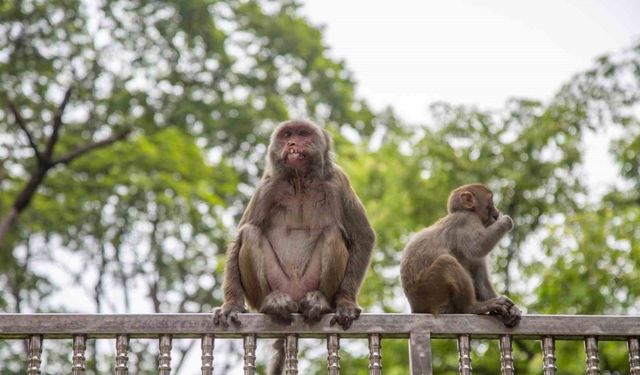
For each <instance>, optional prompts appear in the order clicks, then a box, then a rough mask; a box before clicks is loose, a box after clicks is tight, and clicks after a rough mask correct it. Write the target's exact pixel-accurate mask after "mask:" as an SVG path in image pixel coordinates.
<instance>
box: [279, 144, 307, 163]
mask: <svg viewBox="0 0 640 375" xmlns="http://www.w3.org/2000/svg"><path fill="white" fill-rule="evenodd" d="M304 159H305V155H304V152H302V150H300V149H298V148H295V147H291V148H289V150H287V151H286V153H285V156H284V162H285V164H289V165H291V166H293V167H298V166H300V165H302V164H303V163H304Z"/></svg>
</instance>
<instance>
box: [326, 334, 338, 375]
mask: <svg viewBox="0 0 640 375" xmlns="http://www.w3.org/2000/svg"><path fill="white" fill-rule="evenodd" d="M327 370H328V372H329V375H340V337H339V336H338V335H336V334H331V335H327Z"/></svg>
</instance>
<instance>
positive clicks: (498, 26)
mask: <svg viewBox="0 0 640 375" xmlns="http://www.w3.org/2000/svg"><path fill="white" fill-rule="evenodd" d="M303 12H304V14H306V15H307V16H308V18H309V19H310V20H311V22H312V23H314V24H316V25H323V26H324V27H325V32H324V37H325V42H326V43H327V45H328V46H329V47H330V54H331V55H332V56H333V57H336V58H339V59H344V60H345V61H346V63H347V67H348V69H349V70H351V71H352V72H353V73H354V75H355V79H356V81H357V83H358V89H357V92H358V94H359V95H360V96H361V97H363V98H365V99H367V101H368V102H369V103H370V105H372V107H373V108H375V109H378V110H379V109H382V108H384V107H386V106H389V105H390V106H392V107H393V108H394V109H395V110H396V112H397V114H398V115H399V116H400V117H401V118H402V119H404V120H405V121H409V122H410V123H416V124H418V123H427V121H428V107H429V104H431V103H433V102H436V101H446V102H449V103H453V104H474V105H477V106H478V107H480V108H482V109H497V108H500V107H501V106H502V105H503V104H504V103H505V101H506V100H507V99H508V98H510V97H527V98H532V99H538V100H543V101H545V100H549V99H550V98H551V97H552V95H553V94H554V93H555V91H556V90H557V89H559V88H560V85H561V84H562V83H564V82H566V81H568V80H569V79H570V78H571V76H572V75H573V74H575V73H577V72H579V71H581V70H584V69H587V68H589V67H590V66H591V65H592V63H593V61H594V59H595V58H596V57H598V56H601V55H603V54H605V53H608V52H615V51H618V50H620V49H623V48H625V47H629V46H631V45H632V43H634V42H635V41H636V40H638V39H640V0H610V1H604V0H600V1H597V0H583V1H579V0H572V1H560V0H556V1H554V0H537V1H527V2H524V1H513V0H485V1H472V0H448V1H419V0H413V1H412V0H395V1H393V2H389V1H379V0H370V1H363V0H357V1H355V0H354V1H347V0H305V1H304V7H303ZM611 137H612V134H611V132H610V131H608V132H607V133H605V134H589V135H587V137H586V144H587V150H586V154H585V161H586V164H587V165H589V169H588V171H587V176H586V178H587V183H588V185H589V186H590V187H591V191H592V195H591V198H592V199H593V200H596V199H598V197H599V196H601V195H602V193H604V192H605V191H606V190H608V188H609V187H610V186H611V185H612V184H614V183H619V179H616V173H617V169H616V168H615V167H612V164H613V161H612V158H611V157H610V156H609V154H608V147H609V143H608V140H609V139H610V138H611Z"/></svg>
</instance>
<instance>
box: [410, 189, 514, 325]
mask: <svg viewBox="0 0 640 375" xmlns="http://www.w3.org/2000/svg"><path fill="white" fill-rule="evenodd" d="M447 209H448V211H449V214H448V215H447V216H445V217H444V218H442V219H440V220H439V221H438V222H436V223H435V224H434V225H432V226H430V227H428V228H426V229H423V230H422V231H420V232H419V233H417V234H416V235H415V236H414V237H413V238H412V239H411V240H410V241H409V243H408V244H407V246H406V248H405V251H404V255H403V258H402V264H401V267H400V275H401V280H402V286H403V288H404V291H405V294H406V296H407V298H408V299H409V304H410V305H411V311H412V312H414V313H431V314H439V313H471V314H491V315H496V316H497V317H499V318H500V319H501V320H502V321H503V322H504V324H505V325H507V326H509V327H512V326H515V325H516V324H518V322H519V321H520V316H521V312H520V310H519V309H518V308H517V307H516V306H515V305H514V304H513V302H511V300H510V299H509V298H507V297H504V296H498V295H497V294H496V292H495V291H494V290H493V287H492V285H491V282H490V281H489V272H488V268H487V264H486V256H487V255H488V254H489V252H490V251H491V250H492V249H493V248H494V246H495V245H496V244H497V243H498V241H500V239H501V238H502V237H503V236H504V235H505V234H506V233H507V232H509V231H510V230H511V229H512V228H513V221H512V220H511V218H510V217H509V216H506V215H501V214H500V212H499V211H498V210H497V209H496V207H495V205H494V203H493V194H492V193H491V191H490V190H489V189H488V188H487V187H486V186H484V185H481V184H470V185H464V186H461V187H459V188H457V189H455V190H454V191H453V192H451V195H450V196H449V200H448V203H447Z"/></svg>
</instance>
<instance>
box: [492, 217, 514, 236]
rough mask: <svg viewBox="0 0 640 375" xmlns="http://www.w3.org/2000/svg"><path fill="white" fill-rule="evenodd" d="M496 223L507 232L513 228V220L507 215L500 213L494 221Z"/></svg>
mask: <svg viewBox="0 0 640 375" xmlns="http://www.w3.org/2000/svg"><path fill="white" fill-rule="evenodd" d="M496 224H498V225H500V226H501V227H502V228H504V229H505V231H507V232H511V230H512V229H513V220H512V219H511V217H510V216H509V215H500V217H499V218H498V220H497V221H496Z"/></svg>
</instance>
